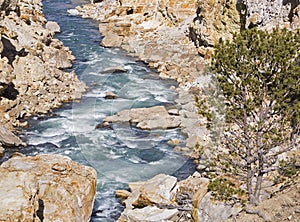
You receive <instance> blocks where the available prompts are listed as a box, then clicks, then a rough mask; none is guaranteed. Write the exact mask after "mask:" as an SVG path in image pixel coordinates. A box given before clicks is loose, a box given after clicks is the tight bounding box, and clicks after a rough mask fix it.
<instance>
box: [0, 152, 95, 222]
mask: <svg viewBox="0 0 300 222" xmlns="http://www.w3.org/2000/svg"><path fill="white" fill-rule="evenodd" d="M0 175H1V177H0V196H1V201H0V221H75V222H76V221H78V222H84V221H89V220H90V216H91V213H92V209H93V203H94V198H95V192H96V171H95V170H94V169H93V168H91V167H87V166H83V165H80V164H79V163H76V162H74V161H72V160H71V159H70V158H69V157H65V156H61V155H57V154H43V155H38V156H34V157H25V156H20V155H19V156H14V157H12V158H11V159H9V160H8V161H6V162H4V163H3V164H2V165H1V166H0Z"/></svg>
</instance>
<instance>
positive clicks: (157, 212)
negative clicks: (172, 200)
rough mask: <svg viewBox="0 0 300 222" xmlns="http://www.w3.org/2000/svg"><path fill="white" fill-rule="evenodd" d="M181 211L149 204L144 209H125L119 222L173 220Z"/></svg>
mask: <svg viewBox="0 0 300 222" xmlns="http://www.w3.org/2000/svg"><path fill="white" fill-rule="evenodd" d="M178 213H179V211H178V210H177V209H160V208H158V207H156V206H148V207H144V208H142V209H134V210H130V211H125V212H124V213H123V215H122V216H121V218H119V220H118V221H119V222H125V221H134V222H158V221H173V220H170V219H171V218H172V217H174V216H175V215H176V214H178Z"/></svg>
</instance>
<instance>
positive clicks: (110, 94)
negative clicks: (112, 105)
mask: <svg viewBox="0 0 300 222" xmlns="http://www.w3.org/2000/svg"><path fill="white" fill-rule="evenodd" d="M116 98H118V96H117V95H116V94H114V93H113V92H106V93H105V99H116Z"/></svg>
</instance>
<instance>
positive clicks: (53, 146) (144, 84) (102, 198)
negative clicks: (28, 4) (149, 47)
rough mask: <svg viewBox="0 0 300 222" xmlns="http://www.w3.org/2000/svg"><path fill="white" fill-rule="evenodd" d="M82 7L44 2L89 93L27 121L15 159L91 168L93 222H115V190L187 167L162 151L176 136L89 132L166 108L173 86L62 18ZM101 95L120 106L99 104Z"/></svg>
mask: <svg viewBox="0 0 300 222" xmlns="http://www.w3.org/2000/svg"><path fill="white" fill-rule="evenodd" d="M82 3H83V1H82V0H77V1H68V0H67V1H62V0H45V1H43V4H44V13H45V15H46V17H47V19H48V20H52V21H57V22H58V24H59V25H60V26H61V30H62V32H61V33H60V34H58V35H57V38H59V39H60V40H61V41H63V43H64V44H65V45H66V46H68V47H69V48H70V49H71V50H72V52H73V54H74V55H75V56H76V58H77V59H76V61H75V64H74V70H75V71H76V73H77V74H78V76H79V78H80V79H81V80H82V81H84V82H85V83H86V84H87V85H88V87H89V90H88V92H87V93H86V94H85V95H84V96H83V98H82V101H81V102H80V103H68V104H66V105H64V107H63V108H61V109H59V110H57V111H55V112H54V113H53V114H52V115H50V116H48V117H43V118H41V117H35V118H33V119H32V120H31V121H30V127H29V128H28V129H25V130H23V137H24V139H26V140H27V143H28V144H29V146H28V147H27V148H25V149H23V151H22V152H23V153H26V154H27V155H36V154H40V153H59V154H63V155H68V156H70V157H71V158H72V159H73V160H75V161H78V162H80V163H82V164H85V165H89V166H92V167H94V168H95V169H96V170H97V174H98V180H97V195H96V201H95V207H94V213H93V216H92V221H115V220H116V218H117V217H118V216H119V215H120V212H121V210H122V206H121V205H120V203H119V202H118V200H117V199H116V198H115V193H114V191H115V190H116V189H126V188H127V183H128V182H130V181H137V180H146V179H149V178H151V177H152V176H154V175H156V174H159V173H166V174H171V175H175V176H178V175H181V176H182V174H186V175H187V174H188V172H187V171H188V170H189V169H190V167H191V164H190V161H189V160H187V159H186V158H185V157H183V156H181V155H180V154H178V153H176V152H174V151H173V150H172V149H173V148H172V147H170V146H169V145H168V144H167V141H168V140H170V139H174V138H177V139H179V140H180V141H183V140H184V138H183V137H182V135H181V134H180V130H179V129H173V130H165V131H163V130H152V131H142V130H139V129H137V128H134V127H131V126H129V125H126V124H114V125H113V129H96V128H95V126H96V125H97V124H99V123H101V121H102V119H103V118H104V117H106V116H108V115H112V114H114V113H115V112H117V111H120V110H124V109H129V108H138V107H150V106H154V105H166V106H168V105H172V104H173V101H174V99H175V98H176V93H175V90H174V86H175V84H176V83H175V82H173V81H166V80H161V79H159V78H158V76H157V74H156V73H154V71H153V70H151V69H149V68H148V67H147V66H146V65H144V64H143V63H141V62H138V61H136V60H135V59H134V58H132V57H129V56H127V55H126V54H125V53H124V52H123V51H121V50H119V49H105V48H102V47H100V46H99V41H100V40H101V36H100V35H99V33H98V25H97V22H95V21H92V20H89V19H82V18H79V17H75V16H70V15H68V14H67V10H68V9H70V8H74V7H75V6H76V5H78V4H82ZM113 66H122V67H124V68H125V69H126V72H125V73H113V74H112V73H105V72H103V71H104V70H105V69H106V68H109V67H113ZM108 91H111V92H114V93H115V94H117V95H118V96H119V98H118V99H115V100H106V99H105V98H104V97H105V92H108ZM182 169H183V170H182Z"/></svg>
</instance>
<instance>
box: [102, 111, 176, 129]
mask: <svg viewBox="0 0 300 222" xmlns="http://www.w3.org/2000/svg"><path fill="white" fill-rule="evenodd" d="M104 122H111V123H114V122H129V123H132V124H136V126H137V127H138V128H141V129H144V130H153V129H171V128H176V127H179V126H180V123H181V121H180V118H179V117H178V116H173V115H170V114H169V113H168V111H167V110H166V108H165V107H164V106H154V107H150V108H137V109H131V110H123V111H120V112H118V113H117V114H115V115H113V116H108V117H106V118H105V119H104Z"/></svg>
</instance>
